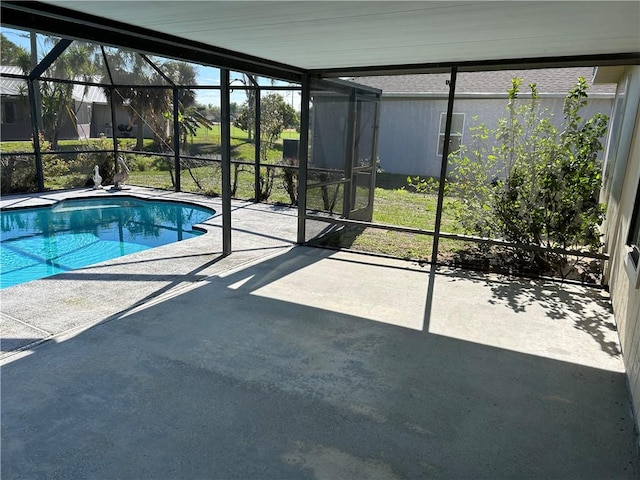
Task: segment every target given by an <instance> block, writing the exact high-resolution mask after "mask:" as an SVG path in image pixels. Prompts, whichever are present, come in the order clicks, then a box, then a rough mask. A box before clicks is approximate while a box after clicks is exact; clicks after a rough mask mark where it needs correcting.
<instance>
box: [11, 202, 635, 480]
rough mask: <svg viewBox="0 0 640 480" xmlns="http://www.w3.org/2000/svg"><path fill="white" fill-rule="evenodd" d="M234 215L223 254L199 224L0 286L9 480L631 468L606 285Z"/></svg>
mask: <svg viewBox="0 0 640 480" xmlns="http://www.w3.org/2000/svg"><path fill="white" fill-rule="evenodd" d="M136 193H138V194H148V195H155V194H157V193H154V192H151V191H144V190H136ZM171 195H172V196H173V195H176V194H171ZM4 201H5V199H4V198H3V203H4ZM207 201H211V200H207ZM214 201H215V200H214ZM234 207H235V210H234V213H233V223H234V229H235V230H234V233H233V235H234V237H233V241H234V249H236V248H237V249H238V251H237V252H236V253H234V254H232V255H231V256H230V257H226V258H224V259H221V258H220V257H219V249H220V241H219V238H218V237H219V231H220V228H219V225H217V224H216V222H217V221H218V220H217V219H213V220H212V221H211V222H208V223H209V224H210V225H209V227H210V230H211V231H210V233H209V234H207V235H203V236H201V237H198V238H196V239H191V240H188V241H185V242H181V243H178V244H174V245H172V246H166V247H160V248H158V249H153V250H151V251H147V252H142V253H141V254H135V255H132V256H128V257H124V258H123V259H119V260H117V261H112V262H106V263H105V264H103V265H100V266H96V267H91V268H88V269H83V270H81V271H78V272H74V273H71V274H65V275H61V276H57V277H53V278H51V279H43V280H40V281H37V282H32V283H30V284H26V285H21V286H16V287H12V288H9V289H5V290H3V291H2V313H3V322H4V325H5V326H4V327H3V345H4V344H5V343H6V342H8V344H10V345H13V347H15V348H22V349H23V350H22V351H20V352H19V353H15V351H14V352H13V353H11V352H6V353H5V357H4V360H3V367H2V405H1V407H2V408H1V413H2V470H1V472H0V473H1V474H2V478H3V479H5V478H6V479H13V478H105V479H106V478H124V479H129V478H131V479H134V478H135V479H141V478H149V479H162V478H190V479H193V478H220V479H227V478H242V479H244V478H259V479H264V478H295V479H299V478H327V479H340V478H342V479H355V478H367V479H376V478H381V479H383V478H384V479H397V478H456V479H457V478H463V479H466V478H469V479H477V478H491V479H500V478H505V479H506V478H508V479H513V478H518V479H521V478H536V479H538V478H550V479H554V478H557V479H567V478H581V479H584V478H593V479H603V478H607V479H610V478H637V477H638V472H639V471H640V469H639V461H638V456H637V450H636V443H635V442H636V434H635V430H634V422H633V418H632V416H631V415H632V414H631V404H630V398H629V394H628V391H627V386H626V381H625V376H624V369H623V368H624V367H623V365H622V361H621V358H620V354H619V346H618V343H617V334H616V332H615V327H614V323H613V318H612V315H611V313H610V307H609V303H608V299H607V297H606V295H604V294H602V292H600V291H597V290H590V289H586V288H582V287H569V286H563V285H560V284H557V283H544V282H535V281H525V280H514V279H509V278H505V277H497V276H487V275H479V274H475V273H472V272H460V271H452V270H446V269H438V270H429V269H426V268H422V267H420V266H419V265H416V264H413V263H411V262H404V261H399V260H390V259H382V258H376V257H371V256H365V255H357V254H351V253H346V252H332V251H328V250H320V249H314V248H308V247H293V246H292V241H293V239H294V238H295V223H296V222H295V215H294V214H293V213H292V212H291V211H290V210H288V209H279V208H275V207H269V206H264V205H252V204H242V203H235V204H234ZM214 208H215V207H214ZM145 255H148V256H145ZM7 320H9V322H7ZM6 325H9V328H7V327H6ZM19 325H21V326H22V327H19ZM20 328H23V329H24V332H19V329H20ZM7 332H8V334H7ZM38 338H40V339H45V338H48V340H47V341H44V342H41V343H33V341H34V340H38ZM3 348H4V347H3Z"/></svg>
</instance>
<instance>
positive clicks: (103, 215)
mask: <svg viewBox="0 0 640 480" xmlns="http://www.w3.org/2000/svg"><path fill="white" fill-rule="evenodd" d="M214 214H215V210H213V209H210V208H206V207H201V206H195V205H190V204H186V203H178V202H155V201H147V200H139V199H135V198H128V197H127V198H124V197H119V198H109V199H85V200H64V201H62V202H59V203H57V204H55V205H54V206H52V207H45V208H28V209H17V210H16V209H14V210H4V211H2V212H1V213H0V216H1V221H2V236H1V241H2V242H1V243H0V288H6V287H10V286H12V285H17V284H20V283H25V282H29V281H31V280H36V279H38V278H44V277H48V276H51V275H56V274H58V273H62V272H68V271H70V270H75V269H78V268H82V267H86V266H88V265H92V264H94V263H98V262H102V261H105V260H109V259H111V258H116V257H121V256H123V255H128V254H130V253H134V252H140V251H142V250H147V249H149V248H153V247H157V246H159V245H166V244H168V243H173V242H178V241H181V240H186V239H187V238H192V237H194V236H196V235H201V234H202V233H203V232H201V231H198V230H194V229H193V226H194V225H196V224H198V223H202V222H203V221H205V220H206V219H208V218H210V217H211V216H213V215H214Z"/></svg>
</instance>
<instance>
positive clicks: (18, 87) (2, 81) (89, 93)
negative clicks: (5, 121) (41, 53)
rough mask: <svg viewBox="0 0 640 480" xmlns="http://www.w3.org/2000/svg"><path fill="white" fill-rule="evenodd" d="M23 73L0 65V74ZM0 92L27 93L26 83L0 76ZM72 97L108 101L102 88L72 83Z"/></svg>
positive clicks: (11, 94) (95, 101)
mask: <svg viewBox="0 0 640 480" xmlns="http://www.w3.org/2000/svg"><path fill="white" fill-rule="evenodd" d="M3 73H4V74H10V75H23V72H22V69H21V68H20V67H14V66H10V65H0V75H1V74H3ZM0 94H1V95H10V96H20V95H27V84H26V82H25V81H24V80H21V79H19V78H9V77H2V76H0ZM72 96H73V99H74V100H76V101H78V102H85V103H103V104H106V103H108V101H107V97H106V95H105V94H104V90H103V89H102V88H100V87H95V86H84V85H74V86H73V94H72Z"/></svg>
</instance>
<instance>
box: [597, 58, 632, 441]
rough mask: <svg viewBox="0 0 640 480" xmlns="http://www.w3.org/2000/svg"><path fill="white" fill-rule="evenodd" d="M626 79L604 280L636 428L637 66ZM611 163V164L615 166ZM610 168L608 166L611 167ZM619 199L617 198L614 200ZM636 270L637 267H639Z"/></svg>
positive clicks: (608, 187)
mask: <svg viewBox="0 0 640 480" xmlns="http://www.w3.org/2000/svg"><path fill="white" fill-rule="evenodd" d="M627 78H628V84H627V91H626V93H627V95H628V97H627V101H626V107H625V109H624V117H623V119H622V123H621V125H622V128H621V132H622V135H623V136H624V135H627V137H626V142H627V143H626V144H627V145H629V143H628V142H629V139H630V148H629V149H628V154H627V153H626V148H623V152H622V153H623V154H624V156H625V157H626V169H623V171H619V172H618V174H617V175H616V176H618V177H619V178H622V177H621V174H623V175H624V177H623V180H622V183H621V185H622V188H621V190H619V192H620V193H619V195H615V194H614V193H613V190H614V189H613V188H612V186H611V176H613V175H612V174H610V175H606V177H609V178H608V179H606V180H605V182H607V181H608V185H607V183H605V189H604V191H605V192H606V197H605V198H604V199H603V200H604V201H606V202H607V220H606V224H605V229H604V232H605V238H604V241H605V245H606V250H607V252H608V253H609V255H610V261H609V264H608V267H607V272H606V275H607V280H608V283H609V287H610V292H611V299H612V303H613V310H614V314H615V318H616V322H617V326H618V333H619V335H620V342H621V345H622V352H623V356H624V362H625V366H626V369H627V375H628V379H629V387H630V389H631V394H632V397H633V405H634V410H635V413H636V422H637V423H638V427H639V429H640V422H638V420H639V419H640V347H639V346H640V289H638V288H637V285H636V283H637V282H636V280H635V278H633V273H634V272H632V271H631V270H632V269H631V268H629V266H628V265H627V264H628V257H629V247H628V246H627V245H626V243H627V238H628V234H629V228H630V224H631V218H632V215H633V211H634V204H635V202H636V191H637V189H638V185H639V182H640V133H639V132H638V130H639V127H640V108H638V92H640V66H633V67H629V68H626V69H624V71H623V72H622V75H621V76H620V78H619V85H623V84H624V82H625V81H626V79H627ZM614 115H620V112H614ZM614 142H615V139H612V141H611V142H610V145H609V149H611V148H612V147H613V146H612V145H611V143H614ZM624 143H625V139H624V138H620V139H619V140H618V144H619V145H624ZM615 162H617V163H620V162H622V163H621V164H622V165H624V160H623V159H622V158H621V155H620V153H619V154H618V155H617V158H616V159H615ZM615 162H614V163H615ZM612 166H613V165H610V167H612ZM616 197H619V198H616ZM639 268H640V267H639Z"/></svg>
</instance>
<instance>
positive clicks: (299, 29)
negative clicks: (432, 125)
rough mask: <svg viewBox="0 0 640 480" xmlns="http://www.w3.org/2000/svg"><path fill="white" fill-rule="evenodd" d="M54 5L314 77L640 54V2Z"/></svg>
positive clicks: (66, 3) (167, 2) (194, 2)
mask: <svg viewBox="0 0 640 480" xmlns="http://www.w3.org/2000/svg"><path fill="white" fill-rule="evenodd" d="M46 3H50V4H54V5H58V6H61V7H65V8H69V9H72V10H77V11H80V12H84V13H88V14H92V15H96V16H100V17H105V18H110V19H112V20H117V21H120V22H123V23H128V24H132V25H136V26H140V27H144V28H148V29H150V30H155V31H158V32H163V33H166V34H170V35H174V36H177V37H182V38H185V39H189V40H194V41H198V42H202V43H204V44H208V45H211V46H215V47H220V48H225V49H228V50H233V51H236V52H240V53H243V54H248V55H253V56H256V57H261V58H264V59H268V60H272V61H276V62H280V63H284V64H288V65H292V66H296V67H300V68H304V69H309V70H313V69H330V68H344V67H368V66H383V65H403V64H423V63H439V62H466V61H483V60H505V59H520V58H536V57H559V56H573V55H593V54H611V53H631V52H638V51H640V2H638V1H551V2H543V1H501V2H481V1H447V2H437V1H411V2H406V1H384V2H380V1H376V2H373V1H327V2H325V1H295V2H290V1H238V0H236V1H83V2H79V1H69V0H67V1H51V0H50V1H47V2H46ZM131 47H132V48H135V45H131Z"/></svg>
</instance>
